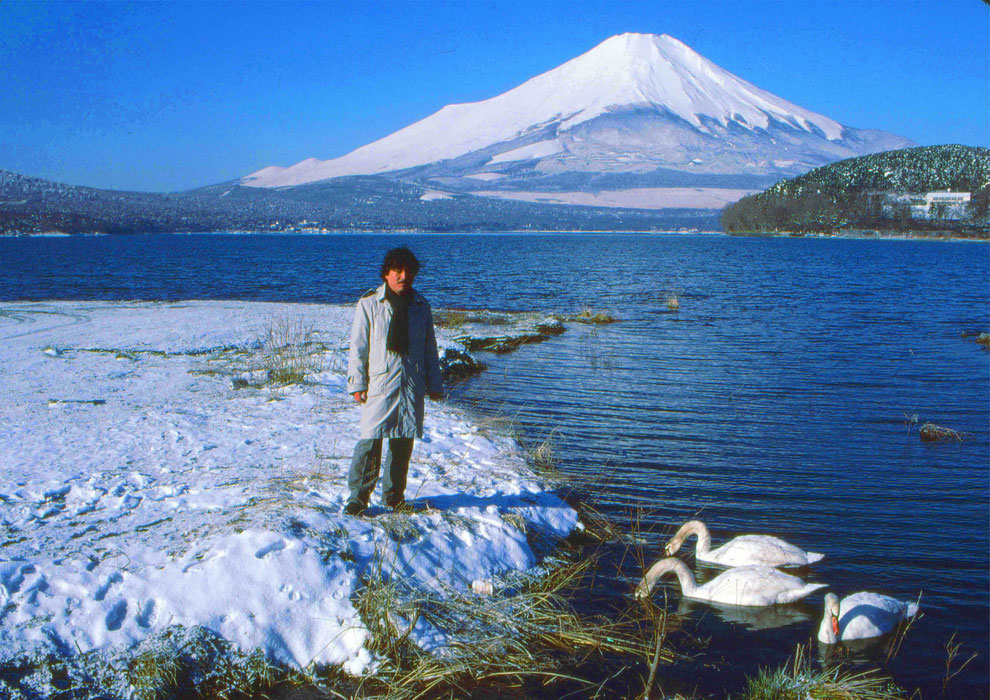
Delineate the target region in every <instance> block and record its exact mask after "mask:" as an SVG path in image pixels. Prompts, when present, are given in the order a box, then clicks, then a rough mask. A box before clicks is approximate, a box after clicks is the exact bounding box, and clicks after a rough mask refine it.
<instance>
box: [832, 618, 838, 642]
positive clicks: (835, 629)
mask: <svg viewBox="0 0 990 700" xmlns="http://www.w3.org/2000/svg"><path fill="white" fill-rule="evenodd" d="M832 631H833V632H835V636H836V637H838V636H839V618H838V617H837V616H835V615H832Z"/></svg>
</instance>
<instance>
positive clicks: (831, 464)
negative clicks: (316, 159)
mask: <svg viewBox="0 0 990 700" xmlns="http://www.w3.org/2000/svg"><path fill="white" fill-rule="evenodd" d="M402 244H405V245H409V246H410V247H411V248H412V249H413V250H414V251H415V252H416V253H417V255H418V256H419V257H420V260H421V261H422V264H423V270H422V272H421V274H420V277H419V278H418V279H417V285H416V286H417V288H418V289H420V291H421V292H423V294H424V295H425V296H427V298H429V299H430V300H431V302H432V303H433V305H434V306H435V307H446V308H490V309H497V310H507V311H531V310H540V311H546V312H563V313H575V312H577V311H580V310H581V309H583V308H590V309H592V310H593V311H604V312H608V313H610V314H612V315H614V316H615V317H617V318H618V319H620V321H619V322H617V323H614V324H610V325H604V326H582V325H579V324H570V325H569V328H568V331H567V332H566V333H565V334H564V335H562V336H559V337H556V338H553V339H552V340H550V341H548V342H545V343H542V344H539V345H532V346H525V347H523V348H522V349H520V350H519V351H517V352H515V353H513V354H510V355H504V356H492V355H485V356H484V357H483V358H482V359H483V360H484V361H485V362H487V363H488V364H489V371H487V372H485V373H484V374H482V375H480V376H478V377H475V378H473V379H471V380H469V381H467V382H465V383H463V384H461V385H459V386H457V387H455V388H454V389H453V391H452V397H451V400H452V401H454V402H456V403H459V404H461V405H464V406H467V407H469V408H471V409H472V410H474V411H476V412H478V413H479V414H481V415H485V416H498V417H501V418H504V419H507V420H511V421H512V423H513V425H514V427H515V429H516V430H517V431H518V433H519V435H520V437H521V439H522V440H523V441H524V443H526V444H529V445H537V444H540V443H541V442H542V441H543V440H545V439H547V438H548V437H549V438H550V440H551V442H552V444H553V447H554V454H555V459H556V463H557V468H558V469H559V470H560V472H561V473H562V475H563V476H564V477H565V478H566V479H567V480H568V481H569V482H571V483H573V484H574V486H575V488H576V489H577V491H576V492H577V493H578V494H580V495H581V497H582V498H583V499H585V500H586V501H588V502H589V503H590V504H591V505H592V506H594V507H595V508H596V509H598V510H600V511H601V512H603V513H605V514H606V515H608V516H610V517H611V518H612V519H614V520H615V521H617V522H619V523H622V524H626V523H629V522H630V520H631V518H633V517H634V516H635V517H638V518H639V521H640V527H641V528H642V533H641V534H642V537H643V543H642V548H643V552H644V555H645V556H646V558H647V559H648V562H647V563H652V560H654V559H656V558H659V557H660V556H661V553H662V547H663V544H664V543H665V542H666V539H667V538H668V537H669V536H670V535H671V534H672V533H673V531H674V530H675V529H676V528H677V526H678V525H680V523H682V522H683V521H685V520H687V519H689V518H693V517H699V518H701V519H702V520H704V521H705V522H706V523H707V524H708V525H709V527H710V528H711V530H712V533H713V544H715V545H717V544H718V543H720V542H722V541H725V540H727V539H729V538H730V537H732V536H735V535H737V534H741V533H746V532H758V533H771V534H776V535H779V536H781V537H783V538H784V539H787V540H789V541H791V542H793V543H795V544H798V545H800V546H802V547H803V548H805V549H809V550H813V551H817V552H823V553H825V555H826V557H825V559H824V560H823V561H822V562H820V563H819V564H816V565H815V566H814V567H813V568H811V569H808V570H805V571H802V572H801V574H802V576H804V577H805V578H806V579H808V580H813V581H822V582H827V583H828V584H830V587H831V590H833V591H835V592H836V593H838V594H839V595H840V596H844V595H847V594H849V593H852V592H855V591H860V590H873V591H877V592H882V593H886V594H889V595H892V596H894V597H897V598H900V599H902V600H915V599H916V598H917V597H918V595H919V594H920V595H921V607H922V612H923V613H924V616H923V617H922V618H921V619H920V620H918V621H917V622H916V623H915V624H914V625H913V626H912V627H911V629H910V630H909V632H908V634H907V636H906V638H905V640H904V642H903V644H902V645H901V647H900V649H899V651H898V653H897V654H896V656H895V657H894V658H893V660H892V661H891V662H890V663H889V664H888V665H887V671H888V672H889V673H890V674H892V675H893V677H894V678H895V680H896V681H897V682H898V683H899V684H900V685H901V686H902V687H904V688H907V689H910V690H915V689H921V691H922V694H923V697H925V698H930V697H942V696H943V679H944V677H945V675H946V658H947V651H946V645H947V644H948V643H949V642H950V640H952V641H953V642H958V643H961V644H962V646H961V648H960V652H959V657H958V658H957V660H956V662H955V663H956V666H959V664H960V663H961V660H964V659H966V658H968V657H969V656H970V655H971V654H976V655H977V657H976V658H975V659H974V660H973V661H971V662H970V663H969V664H968V665H967V666H966V667H965V668H964V669H963V670H962V671H961V672H960V673H959V675H958V676H956V677H955V678H953V679H951V681H950V682H949V684H948V686H947V690H946V692H945V697H963V698H965V697H987V694H988V692H990V680H988V678H990V669H988V657H987V651H988V640H990V622H988V621H990V566H988V552H990V480H988V472H990V434H988V432H990V353H988V352H987V351H986V350H984V349H983V348H981V347H980V346H979V345H978V344H977V343H976V342H974V341H973V339H972V338H970V337H966V336H967V334H978V333H979V332H988V331H990V247H988V246H987V245H985V244H978V243H949V242H929V241H901V240H849V239H816V238H733V237H727V236H720V235H646V234H622V235H612V234H583V235H561V234H547V235H470V236H467V235H379V236H375V235H339V236H336V235H335V236H275V235H227V234H204V235H175V236H152V235H149V236H141V237H73V238H18V239H9V238H0V301H11V300H45V299H94V300H95V299H99V300H128V299H145V300H148V299H150V300H178V299H244V300H259V301H287V302H289V301H291V302H333V303H341V302H352V301H354V300H355V299H356V298H357V297H358V296H360V295H361V294H362V293H363V292H365V291H366V290H367V289H369V288H371V287H373V286H375V285H376V284H377V283H378V280H377V278H376V275H377V269H378V265H379V263H380V260H381V258H382V255H383V254H384V252H385V250H387V249H388V248H391V247H394V246H395V245H402ZM670 295H676V296H677V298H678V300H679V302H680V308H679V310H678V311H677V312H670V311H669V310H668V309H667V305H666V301H667V299H668V297H669V296H670ZM926 421H930V422H933V423H936V424H938V425H941V426H945V427H948V428H951V429H953V430H956V431H959V432H960V433H962V434H964V437H965V439H964V440H963V441H962V442H941V443H927V442H924V441H922V440H921V439H920V438H919V434H918V428H919V426H920V425H921V424H923V423H925V422H926ZM692 544H693V540H692ZM689 549H690V548H688V549H685V550H682V554H683V555H684V556H685V557H687V556H688V555H689ZM623 554H624V550H623V548H622V547H621V546H619V545H614V546H613V547H612V549H611V550H610V551H608V552H607V553H606V556H605V559H604V560H603V563H602V566H601V569H600V575H599V576H598V577H597V578H596V579H595V581H596V582H595V588H594V589H592V590H590V591H589V593H588V598H587V600H586V601H582V603H581V604H582V605H584V606H586V607H595V606H599V607H602V608H603V609H604V608H607V607H614V608H619V609H622V608H624V607H626V606H627V605H628V603H627V597H628V595H629V593H630V592H631V589H632V586H633V585H635V582H636V580H637V578H638V576H639V575H641V571H640V570H639V569H638V566H637V565H636V562H635V561H634V560H633V559H632V558H631V557H625V558H624V557H623ZM688 561H689V562H690V563H691V564H692V565H693V559H688ZM698 572H699V575H700V576H701V577H706V576H710V575H711V574H712V573H713V572H712V571H710V570H706V569H699V570H698ZM665 589H666V590H667V591H668V594H669V595H670V598H671V601H670V603H669V605H670V606H671V609H672V610H673V611H674V612H677V613H678V614H679V615H680V616H681V618H682V624H683V626H684V627H685V628H686V629H687V630H688V631H689V632H690V633H691V634H692V635H693V636H696V637H700V638H704V639H706V640H707V643H706V648H705V650H704V654H703V656H701V657H699V659H698V660H697V661H696V662H694V663H690V664H689V663H682V664H678V665H677V666H676V667H675V668H672V669H670V668H668V669H661V673H660V678H661V686H662V687H664V688H665V689H667V690H678V689H681V690H684V691H690V692H694V693H697V694H698V695H701V696H704V695H710V696H713V697H721V696H723V695H724V694H725V692H726V691H733V692H735V691H738V690H739V689H741V688H742V687H743V685H744V678H745V676H747V675H753V674H754V673H755V672H756V671H757V669H758V668H759V667H761V666H762V667H772V668H777V667H779V666H780V665H782V664H783V663H784V661H785V660H786V659H787V658H788V657H789V656H790V655H791V654H792V653H793V652H794V649H795V647H796V646H797V645H798V644H802V643H807V642H809V641H810V640H813V639H814V637H815V635H816V633H817V628H818V624H819V621H820V619H821V615H822V607H821V596H820V595H813V596H811V598H809V599H808V600H809V602H808V603H807V604H801V605H796V606H788V609H787V614H786V615H783V616H779V617H780V619H775V620H768V619H766V617H765V616H764V617H761V618H759V619H756V618H754V617H753V616H749V617H747V616H746V615H737V614H732V613H731V612H728V611H717V610H715V609H713V608H711V607H708V606H704V605H700V604H692V605H687V604H684V603H682V602H681V601H680V596H679V592H678V591H677V587H676V584H675V582H674V580H673V579H670V580H668V582H667V585H666V586H665ZM754 628H755V629H754ZM814 648H815V646H814V645H813V646H812V649H814ZM873 658H874V657H871V656H870V655H869V654H867V655H866V656H854V658H853V659H851V661H850V662H851V663H857V662H859V663H868V662H870V660H871V659H873ZM664 683H666V684H667V685H664Z"/></svg>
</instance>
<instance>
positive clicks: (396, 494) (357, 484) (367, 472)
mask: <svg viewBox="0 0 990 700" xmlns="http://www.w3.org/2000/svg"><path fill="white" fill-rule="evenodd" d="M382 440H383V438H375V439H368V440H358V441H357V444H356V445H355V446H354V456H353V457H352V458H351V471H350V473H349V474H348V476H347V486H348V488H350V490H351V495H350V498H349V499H348V500H349V501H350V502H352V503H353V502H357V503H360V504H361V505H363V506H365V507H367V505H368V501H369V500H370V499H371V492H372V491H373V490H374V489H375V482H376V481H378V475H379V473H380V471H381V464H382ZM412 449H413V438H389V439H388V455H387V456H386V458H385V476H384V478H383V479H382V501H383V502H384V503H385V505H387V506H394V505H398V504H399V503H400V502H401V501H402V498H403V494H404V493H405V492H406V474H407V472H408V471H409V457H410V456H412Z"/></svg>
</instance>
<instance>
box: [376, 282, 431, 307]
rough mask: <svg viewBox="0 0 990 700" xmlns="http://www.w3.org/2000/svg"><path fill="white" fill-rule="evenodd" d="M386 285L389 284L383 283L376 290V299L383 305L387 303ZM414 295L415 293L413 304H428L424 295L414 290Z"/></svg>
mask: <svg viewBox="0 0 990 700" xmlns="http://www.w3.org/2000/svg"><path fill="white" fill-rule="evenodd" d="M386 284H388V283H387V282H382V283H381V286H380V287H378V289H376V290H375V299H377V300H378V301H380V302H383V303H384V302H385V285H386ZM412 293H413V297H412V303H413V304H423V303H425V302H426V299H424V298H423V295H422V294H420V293H419V292H417V291H416V290H415V289H413V290H412Z"/></svg>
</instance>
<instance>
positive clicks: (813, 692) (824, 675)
mask: <svg viewBox="0 0 990 700" xmlns="http://www.w3.org/2000/svg"><path fill="white" fill-rule="evenodd" d="M905 697H906V696H905V695H904V693H903V692H902V691H901V690H900V689H899V688H897V687H896V686H895V685H894V684H893V682H892V681H891V680H890V679H889V678H885V677H884V676H881V675H879V674H878V673H877V672H876V671H866V672H862V673H850V672H846V671H843V670H842V669H841V668H839V667H834V668H823V669H817V670H816V669H813V668H811V664H810V663H809V662H808V660H807V659H806V657H805V652H804V647H803V646H800V645H799V646H798V647H797V649H796V650H795V652H794V657H793V658H792V659H789V660H788V661H787V663H785V664H784V666H783V667H782V668H780V669H777V670H776V671H767V670H765V671H761V672H760V674H759V675H758V676H757V677H756V678H750V679H749V680H748V682H747V684H746V689H745V690H744V691H743V693H742V695H741V696H740V698H741V700H840V699H841V700H899V699H901V698H905Z"/></svg>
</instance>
